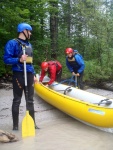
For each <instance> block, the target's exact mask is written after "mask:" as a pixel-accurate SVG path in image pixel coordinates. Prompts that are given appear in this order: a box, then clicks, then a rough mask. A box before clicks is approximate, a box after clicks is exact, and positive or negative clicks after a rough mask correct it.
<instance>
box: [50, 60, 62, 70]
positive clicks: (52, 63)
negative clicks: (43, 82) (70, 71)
mask: <svg viewBox="0 0 113 150" xmlns="http://www.w3.org/2000/svg"><path fill="white" fill-rule="evenodd" d="M48 65H49V66H51V65H56V68H57V71H59V70H61V69H62V65H61V63H60V62H59V61H57V60H56V61H48Z"/></svg>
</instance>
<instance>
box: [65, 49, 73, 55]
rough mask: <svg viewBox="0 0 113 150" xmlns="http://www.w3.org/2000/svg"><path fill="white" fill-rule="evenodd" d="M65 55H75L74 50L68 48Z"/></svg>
mask: <svg viewBox="0 0 113 150" xmlns="http://www.w3.org/2000/svg"><path fill="white" fill-rule="evenodd" d="M65 53H66V54H70V53H73V49H72V48H66V50H65Z"/></svg>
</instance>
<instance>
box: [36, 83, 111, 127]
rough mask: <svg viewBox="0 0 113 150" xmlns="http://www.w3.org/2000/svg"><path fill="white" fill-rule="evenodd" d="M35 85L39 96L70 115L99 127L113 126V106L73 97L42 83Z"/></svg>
mask: <svg viewBox="0 0 113 150" xmlns="http://www.w3.org/2000/svg"><path fill="white" fill-rule="evenodd" d="M34 87H35V91H36V93H37V95H38V96H39V97H41V98H42V99H43V100H45V101H46V102H47V103H49V104H51V105H53V106H54V107H56V108H58V109H59V110H61V111H63V112H64V113H66V114H68V115H69V116H72V117H73V118H76V119H78V120H81V121H83V122H86V123H89V124H91V125H94V126H97V127H104V128H112V127H113V108H107V107H101V106H98V105H94V104H91V103H88V102H84V101H81V100H79V99H75V98H72V97H70V96H67V95H64V94H61V93H58V92H56V91H54V90H52V89H50V88H48V87H46V86H44V85H43V84H41V83H38V84H35V86H34ZM75 90H76V89H75ZM77 90H78V89H77Z"/></svg>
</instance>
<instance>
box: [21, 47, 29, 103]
mask: <svg viewBox="0 0 113 150" xmlns="http://www.w3.org/2000/svg"><path fill="white" fill-rule="evenodd" d="M22 50H23V54H24V55H25V45H22ZM24 80H25V99H26V104H27V100H28V88H27V71H26V61H25V60H24Z"/></svg>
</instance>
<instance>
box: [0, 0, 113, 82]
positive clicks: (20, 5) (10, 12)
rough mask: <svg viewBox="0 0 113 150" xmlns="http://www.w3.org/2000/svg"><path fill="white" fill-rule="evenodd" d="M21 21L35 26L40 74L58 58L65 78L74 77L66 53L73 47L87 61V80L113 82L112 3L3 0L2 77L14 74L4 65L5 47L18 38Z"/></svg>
mask: <svg viewBox="0 0 113 150" xmlns="http://www.w3.org/2000/svg"><path fill="white" fill-rule="evenodd" d="M21 22H26V23H29V24H30V25H31V26H32V27H33V32H32V38H31V40H30V42H31V44H32V45H33V49H34V67H35V70H36V72H37V73H39V72H40V64H41V62H42V61H45V60H56V59H57V60H58V61H60V62H61V64H62V66H63V74H62V77H63V78H67V77H69V76H71V73H70V72H69V70H68V69H67V67H66V64H65V53H64V51H65V49H66V48H67V47H71V48H73V49H77V50H78V51H79V53H80V54H82V56H83V58H84V61H85V66H86V67H85V74H84V81H87V82H88V81H90V82H97V83H101V82H103V81H111V82H112V80H113V70H112V68H113V0H24V1H23V0H19V1H18V0H5V1H4V0H0V77H2V76H4V75H5V76H6V75H8V74H11V66H8V65H5V64H4V62H3V54H4V46H5V44H6V42H7V41H8V40H10V39H14V38H16V37H17V36H18V34H17V25H18V24H19V23H21Z"/></svg>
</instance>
